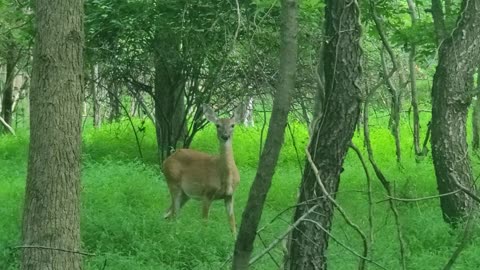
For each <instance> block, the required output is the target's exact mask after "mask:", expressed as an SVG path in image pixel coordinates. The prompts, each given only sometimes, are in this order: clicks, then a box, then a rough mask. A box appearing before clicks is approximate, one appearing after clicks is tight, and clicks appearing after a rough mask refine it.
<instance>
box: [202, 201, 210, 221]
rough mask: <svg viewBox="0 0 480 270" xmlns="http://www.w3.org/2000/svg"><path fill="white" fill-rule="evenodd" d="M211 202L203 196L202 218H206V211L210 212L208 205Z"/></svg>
mask: <svg viewBox="0 0 480 270" xmlns="http://www.w3.org/2000/svg"><path fill="white" fill-rule="evenodd" d="M211 204H212V200H210V198H204V199H203V209H202V210H203V211H202V217H203V218H204V219H208V213H209V212H210V205H211Z"/></svg>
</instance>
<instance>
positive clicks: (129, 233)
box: [0, 122, 480, 270]
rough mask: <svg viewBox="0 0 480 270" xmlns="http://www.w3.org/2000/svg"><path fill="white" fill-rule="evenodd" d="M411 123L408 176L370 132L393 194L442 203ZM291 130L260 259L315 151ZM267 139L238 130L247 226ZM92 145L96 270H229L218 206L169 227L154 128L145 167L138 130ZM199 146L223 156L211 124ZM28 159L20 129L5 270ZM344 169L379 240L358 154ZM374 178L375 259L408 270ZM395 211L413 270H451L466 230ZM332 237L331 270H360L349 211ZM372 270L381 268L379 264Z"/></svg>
mask: <svg viewBox="0 0 480 270" xmlns="http://www.w3.org/2000/svg"><path fill="white" fill-rule="evenodd" d="M402 124H403V126H404V128H403V129H402V135H401V137H402V139H403V140H402V150H403V156H402V163H401V166H399V165H397V163H396V161H395V151H394V147H393V145H394V143H393V138H392V136H391V135H390V133H389V131H388V129H386V128H384V127H383V126H384V125H382V126H381V125H375V124H372V127H371V132H372V133H371V137H372V142H373V148H374V154H375V159H376V161H377V163H378V165H379V166H380V168H381V169H382V170H383V172H384V173H385V175H386V177H387V178H388V180H389V181H391V182H392V183H393V184H394V186H395V196H396V197H400V198H418V197H424V196H431V195H436V194H437V189H436V183H435V176H434V172H433V165H432V160H431V156H428V157H426V158H425V159H424V160H422V161H420V162H416V161H415V157H414V154H413V149H412V143H411V135H410V134H411V130H410V128H409V127H408V126H409V125H408V123H407V122H405V123H402ZM290 128H291V129H290V132H291V133H290V132H289V130H287V132H289V134H287V136H286V142H285V145H284V149H283V150H282V155H281V158H280V161H279V164H278V167H277V170H276V174H275V177H274V180H273V185H272V188H271V191H270V193H269V195H268V198H267V202H266V205H265V210H264V214H263V217H262V223H261V226H262V227H263V226H266V225H268V226H266V227H265V229H264V230H262V232H261V233H260V236H261V238H260V237H259V238H257V242H256V248H255V251H254V254H258V253H259V252H261V251H262V250H263V249H264V245H268V244H269V243H270V242H271V241H273V239H275V238H276V237H277V236H279V235H280V234H281V233H283V232H284V231H285V230H286V229H287V227H288V224H289V223H290V222H291V220H292V210H291V209H290V210H287V211H285V212H283V214H281V215H279V214H280V213H281V212H282V211H284V210H286V209H288V208H289V207H292V206H294V205H295V203H296V196H297V191H298V187H299V181H300V179H301V167H302V166H303V165H304V156H305V155H304V151H305V145H306V144H307V143H308V142H307V131H306V128H305V127H303V126H302V125H300V124H295V123H292V124H291V126H290ZM261 130H262V129H261V126H258V127H254V128H245V127H239V128H238V129H237V130H236V131H235V135H234V142H233V143H234V151H235V158H236V163H237V165H238V167H239V169H240V174H241V183H240V186H239V188H238V189H237V192H236V193H235V210H236V211H235V214H236V217H237V222H238V223H239V222H240V219H241V216H242V211H243V207H244V206H245V203H246V200H247V196H248V191H249V188H250V184H251V182H252V181H253V178H254V176H255V172H256V165H257V161H258V155H259V145H260V144H259V138H260V134H261ZM423 132H424V131H423ZM291 135H293V136H291ZM83 137H84V158H83V171H82V187H83V192H82V239H83V250H84V251H85V252H88V253H94V254H95V256H88V257H85V269H87V270H90V269H115V270H122V269H125V270H127V269H128V270H132V269H133V270H136V269H142V270H143V269H152V270H153V269H165V270H167V269H209V270H210V269H228V265H229V261H228V260H229V258H230V256H231V253H232V250H233V245H234V241H233V237H232V235H231V233H230V231H229V226H228V222H227V217H226V214H225V210H224V206H223V202H215V203H214V204H213V205H212V209H211V215H210V220H209V221H208V223H205V222H204V221H203V220H202V219H201V218H200V216H201V204H200V203H199V202H196V201H190V202H189V203H187V205H186V206H185V207H184V209H182V212H181V213H180V216H179V218H178V219H177V220H176V221H166V220H164V219H163V218H162V216H163V213H164V211H165V210H166V209H167V207H168V206H169V201H170V198H169V194H168V191H167V187H166V184H165V182H164V180H163V176H162V174H161V172H160V166H159V165H158V164H157V162H156V157H155V155H156V145H155V137H154V130H153V127H152V126H147V129H146V132H145V133H144V134H141V136H140V139H141V148H142V154H143V158H140V155H139V152H138V148H137V145H136V142H135V138H134V136H133V133H132V132H131V130H130V128H129V125H128V123H127V122H120V123H115V124H108V125H104V126H103V127H102V128H101V129H98V130H94V129H93V128H85V131H84V136H83ZM264 137H265V136H263V138H264ZM293 138H295V139H294V140H293ZM293 142H295V143H293ZM354 142H355V144H356V145H357V146H358V147H359V148H360V149H362V151H363V152H365V151H364V147H363V136H362V134H361V133H359V132H357V133H356V134H355V138H354ZM192 148H195V149H200V150H203V151H207V152H210V153H216V151H217V142H216V139H215V134H214V129H213V128H212V125H209V126H208V127H207V128H206V129H205V130H204V131H201V132H200V133H199V134H198V136H197V137H196V139H195V141H194V143H193V145H192ZM27 150H28V136H27V132H26V131H22V130H20V131H19V134H17V137H12V136H3V137H0V217H1V218H0V269H17V268H18V253H17V252H18V251H17V250H16V249H15V248H14V247H15V246H18V245H19V243H20V231H21V230H20V228H21V216H22V207H23V196H24V187H25V178H26V167H27ZM364 158H365V159H366V156H364ZM472 164H473V167H474V172H475V175H477V174H478V173H479V172H480V167H479V164H480V161H479V159H478V158H477V157H475V156H472ZM344 169H345V170H344V172H343V173H342V175H341V185H340V190H339V192H338V194H337V199H338V201H339V203H340V204H341V206H342V207H343V208H344V209H345V211H346V212H347V214H348V216H349V217H350V218H351V220H352V221H353V222H354V223H356V224H357V225H358V226H359V227H360V228H361V229H362V230H363V231H364V233H365V235H370V232H369V218H368V217H369V215H368V213H369V211H368V209H369V202H368V196H367V195H368V189H367V184H366V183H367V181H366V177H365V173H364V170H363V167H362V166H361V163H360V161H359V159H358V157H357V156H356V155H355V153H354V152H353V151H349V154H348V156H347V159H346V161H345V165H344ZM369 170H370V175H371V178H372V193H371V194H372V201H373V203H372V205H371V206H372V207H373V208H372V212H373V220H372V221H373V229H372V232H371V235H373V239H372V240H373V241H372V246H371V250H370V254H369V256H368V257H369V258H370V259H371V260H373V261H375V262H376V263H378V264H379V265H381V266H383V267H384V268H386V269H401V263H400V251H399V241H398V234H397V229H396V226H395V222H394V218H393V214H392V212H391V211H390V209H389V207H388V202H387V201H385V199H386V196H385V192H384V190H383V188H382V186H381V185H380V182H379V181H378V180H377V179H376V178H375V175H374V174H373V171H372V170H371V166H369ZM396 204H397V206H398V209H399V216H400V223H401V232H402V235H403V239H404V240H405V245H406V254H405V255H406V265H407V269H422V270H429V269H432V270H433V269H435V270H437V269H442V268H443V266H444V265H445V264H446V263H447V261H448V259H449V258H450V257H451V255H452V253H453V252H454V250H455V248H456V246H457V245H458V243H459V242H460V239H461V238H462V235H463V229H462V228H459V229H458V230H452V229H450V228H449V227H448V226H447V225H446V224H445V223H444V222H443V220H442V217H441V211H440V208H439V200H438V198H434V199H429V200H421V201H417V202H408V203H406V202H397V203H396ZM476 223H478V222H476ZM332 235H333V236H334V238H335V239H336V241H333V240H331V241H330V245H329V251H328V260H329V265H330V267H329V268H330V269H333V270H336V269H346V270H350V269H357V265H358V261H359V259H358V257H357V256H356V255H353V254H352V253H351V250H353V251H355V252H356V253H359V254H360V253H361V252H362V250H361V248H362V244H361V240H360V239H361V238H360V237H359V235H358V234H357V233H356V232H355V231H353V230H352V229H351V228H350V227H349V226H348V225H347V224H346V222H345V221H344V220H343V218H342V217H341V216H340V215H338V213H336V216H335V220H334V224H333V231H332ZM479 236H480V230H479V229H478V228H475V229H474V233H473V236H472V237H471V240H470V241H469V245H468V246H467V247H466V248H465V250H463V252H462V253H461V255H460V257H459V258H458V260H457V262H456V263H455V267H454V269H465V270H467V269H468V270H470V269H479V268H480V256H478V254H480V237H479ZM262 241H263V243H262ZM344 246H347V247H348V248H349V249H350V251H349V250H347V249H346V248H345V247H344ZM282 254H283V253H282V247H281V246H279V247H277V248H275V249H274V250H273V251H272V252H271V253H270V255H266V256H264V257H263V258H262V259H261V260H260V261H259V262H257V263H256V264H255V265H254V267H253V269H279V267H278V266H277V265H276V264H278V265H281V263H282ZM369 268H370V269H381V268H378V267H377V266H375V265H373V264H370V266H369Z"/></svg>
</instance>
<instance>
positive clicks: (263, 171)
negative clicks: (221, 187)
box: [232, 0, 298, 270]
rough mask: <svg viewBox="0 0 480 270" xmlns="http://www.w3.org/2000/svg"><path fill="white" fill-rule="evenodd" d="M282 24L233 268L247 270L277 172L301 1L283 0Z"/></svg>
mask: <svg viewBox="0 0 480 270" xmlns="http://www.w3.org/2000/svg"><path fill="white" fill-rule="evenodd" d="M281 5H282V8H281V9H282V15H281V18H282V24H281V29H280V35H281V40H280V68H279V79H278V85H277V90H276V92H275V98H274V101H273V110H272V117H271V118H270V125H269V127H268V133H267V139H266V141H265V147H264V148H263V151H262V155H261V158H260V163H259V165H258V169H257V174H256V175H255V179H254V181H253V184H252V187H251V188H250V193H249V195H248V201H247V206H246V207H245V210H244V211H243V215H242V223H241V225H240V230H239V233H238V239H237V241H236V242H235V251H234V256H233V267H232V269H236V270H243V269H248V265H249V260H250V256H251V254H252V251H253V243H254V241H255V236H256V232H257V228H258V224H259V222H260V218H261V216H262V212H263V206H264V204H265V199H266V197H267V193H268V190H269V189H270V186H271V183H272V177H273V174H274V173H275V167H276V165H277V161H278V156H279V155H280V150H281V148H282V144H283V141H284V137H285V127H286V125H287V121H288V112H289V110H290V103H291V96H290V93H291V92H292V91H293V90H294V88H295V75H296V69H297V50H298V48H297V32H298V23H297V15H298V3H297V1H296V0H282V2H281Z"/></svg>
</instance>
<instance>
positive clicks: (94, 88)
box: [90, 64, 102, 128]
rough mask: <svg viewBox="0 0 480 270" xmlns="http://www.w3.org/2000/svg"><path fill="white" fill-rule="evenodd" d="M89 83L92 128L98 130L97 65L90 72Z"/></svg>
mask: <svg viewBox="0 0 480 270" xmlns="http://www.w3.org/2000/svg"><path fill="white" fill-rule="evenodd" d="M90 77H91V83H90V91H91V95H92V99H93V100H92V103H93V126H94V127H95V128H99V127H100V126H101V125H102V108H101V103H100V99H101V94H100V87H98V83H99V81H98V80H99V77H98V64H94V65H93V66H92V70H91V75H90Z"/></svg>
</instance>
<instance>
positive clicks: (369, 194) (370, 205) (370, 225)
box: [350, 142, 373, 247]
mask: <svg viewBox="0 0 480 270" xmlns="http://www.w3.org/2000/svg"><path fill="white" fill-rule="evenodd" d="M350 148H352V149H353V151H355V153H356V154H357V156H358V159H359V160H360V163H362V167H363V170H364V171H365V177H366V178H367V189H368V192H367V198H368V231H369V234H368V236H369V239H368V240H369V247H371V246H372V244H373V199H372V179H371V177H370V173H369V172H368V168H367V164H366V162H365V160H364V158H363V156H362V153H361V152H360V149H358V147H357V146H356V145H355V144H353V142H350Z"/></svg>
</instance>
